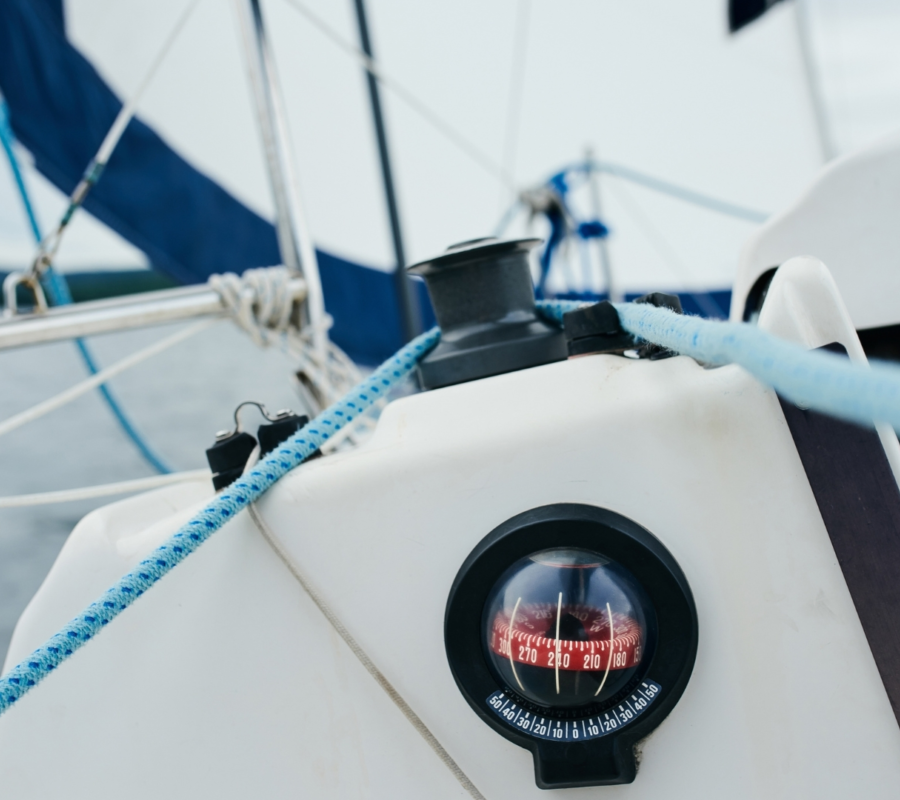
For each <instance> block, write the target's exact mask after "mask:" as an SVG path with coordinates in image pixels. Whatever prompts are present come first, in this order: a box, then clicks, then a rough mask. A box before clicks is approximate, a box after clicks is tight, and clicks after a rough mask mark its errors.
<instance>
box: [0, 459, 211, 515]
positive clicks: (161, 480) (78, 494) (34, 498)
mask: <svg viewBox="0 0 900 800" xmlns="http://www.w3.org/2000/svg"><path fill="white" fill-rule="evenodd" d="M210 478H212V473H211V472H210V471H209V470H208V469H195V470H189V471H187V472H170V473H169V474H168V475H153V476H152V477H149V478H137V479H136V480H133V481H119V482H117V483H103V484H99V485H97V486H84V487H81V488H79V489H62V490H60V491H56V492H38V493H36V494H17V495H13V496H8V497H0V508H29V507H31V506H46V505H51V504H53V503H72V502H75V501H76V500H94V499H96V498H98V497H113V496H115V495H119V494H133V493H137V492H146V491H148V490H149V489H159V488H160V487H162V486H170V485H172V484H173V483H184V482H188V481H200V480H207V481H208V480H210Z"/></svg>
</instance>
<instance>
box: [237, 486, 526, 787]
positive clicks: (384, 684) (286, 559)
mask: <svg viewBox="0 0 900 800" xmlns="http://www.w3.org/2000/svg"><path fill="white" fill-rule="evenodd" d="M248 511H249V512H250V518H251V519H252V520H253V522H254V523H255V524H256V528H257V530H258V531H259V532H260V534H262V537H263V538H264V539H265V540H266V541H267V542H268V543H269V545H270V547H271V548H272V549H273V550H274V551H275V553H276V555H277V556H278V557H279V558H280V559H281V561H282V562H283V563H284V565H285V566H286V567H287V568H288V571H289V572H290V573H291V575H293V576H294V577H295V578H296V579H297V583H299V584H300V586H301V587H302V588H303V591H305V592H306V594H307V595H309V599H310V600H312V601H313V603H315V604H316V606H317V608H318V609H319V611H321V612H322V615H323V616H324V617H325V619H327V620H328V622H329V623H331V627H332V628H334V630H335V632H336V633H337V634H338V636H340V637H341V639H343V640H344V643H345V644H346V645H347V647H349V648H350V651H351V652H352V653H353V655H355V656H356V657H357V659H359V662H360V664H362V665H363V667H365V669H366V671H367V672H368V673H369V675H371V676H372V677H373V678H374V679H375V682H376V683H377V684H378V685H379V686H380V687H381V688H382V689H383V690H384V691H385V693H386V694H387V696H388V697H390V698H391V700H393V701H394V705H396V706H397V708H398V709H400V711H401V712H402V714H403V716H404V717H406V719H407V721H408V722H409V723H410V724H411V725H412V726H413V727H414V728H415V729H416V732H417V733H418V734H419V735H420V736H421V737H422V738H423V739H424V740H425V741H426V742H427V743H428V746H429V747H431V749H432V750H433V751H434V752H435V754H436V755H437V757H438V758H439V759H440V760H441V761H442V762H443V763H444V766H446V767H447V769H449V770H450V772H451V773H453V777H454V778H456V780H457V781H459V783H460V785H461V786H462V787H463V789H465V790H466V791H467V792H468V793H469V794H470V795H471V796H472V797H473V798H474V800H485V797H484V795H483V794H482V793H481V792H479V791H478V788H477V787H476V786H475V784H474V783H472V781H471V780H470V779H469V776H468V775H466V773H465V772H463V771H462V768H461V767H460V766H459V764H457V763H456V762H455V761H454V760H453V757H452V756H451V755H450V754H449V753H448V752H447V751H446V750H445V749H444V746H443V745H442V744H441V743H440V742H439V741H438V739H437V737H436V736H435V735H434V734H433V733H432V732H431V731H430V730H429V729H428V727H427V726H426V725H425V723H424V722H423V721H422V719H421V717H419V715H418V714H416V712H415V711H413V709H412V707H411V706H410V705H409V703H407V702H406V700H404V699H403V697H402V696H401V694H400V692H398V691H397V690H396V689H395V688H394V685H393V684H392V683H391V682H390V681H389V680H388V679H387V678H386V677H385V675H384V673H383V672H382V671H381V670H380V669H378V667H377V666H376V665H375V662H374V661H372V659H371V658H369V655H368V653H366V651H365V650H363V649H362V647H360V645H359V643H358V642H357V641H356V639H354V638H353V635H352V634H351V633H350V631H348V630H347V629H346V628H345V627H344V623H343V622H341V620H340V618H339V617H338V616H337V614H335V613H334V611H332V610H331V607H330V606H329V605H328V604H327V603H326V602H325V599H324V598H323V597H322V595H320V594H319V592H318V590H317V589H316V588H315V587H314V586H313V585H312V584H311V583H310V582H309V581H308V580H307V579H306V576H304V575H303V573H302V572H301V571H300V567H299V566H298V565H297V564H296V562H295V561H294V559H293V558H291V556H290V555H289V554H288V552H287V550H286V549H285V548H284V547H283V546H282V544H281V542H280V541H279V540H278V539H277V538H276V537H275V534H274V533H273V532H272V529H271V528H270V527H269V526H268V524H267V523H266V521H265V519H263V516H262V514H261V513H260V511H259V508H258V507H257V505H256V504H255V503H251V504H250V507H249V509H248ZM507 702H509V701H508V700H507ZM504 707H505V705H504Z"/></svg>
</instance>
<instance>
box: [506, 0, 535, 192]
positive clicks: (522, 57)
mask: <svg viewBox="0 0 900 800" xmlns="http://www.w3.org/2000/svg"><path fill="white" fill-rule="evenodd" d="M530 21H531V0H519V2H518V7H517V9H516V29H515V37H514V39H513V53H512V74H511V75H510V82H509V96H508V99H507V104H506V136H505V138H504V144H503V170H504V172H506V174H507V175H509V176H510V179H511V180H513V181H514V180H515V179H514V176H515V174H516V154H517V152H518V144H519V119H520V117H521V115H522V98H523V96H524V93H525V92H524V90H525V62H526V57H527V55H528V29H529V23H530ZM507 196H508V192H507V191H506V187H502V188H501V193H500V205H501V207H502V206H504V205H505V204H506V202H507Z"/></svg>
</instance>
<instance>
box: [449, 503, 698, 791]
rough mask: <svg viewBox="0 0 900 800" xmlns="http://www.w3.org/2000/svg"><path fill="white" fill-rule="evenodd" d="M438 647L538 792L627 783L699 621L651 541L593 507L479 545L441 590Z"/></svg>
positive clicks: (534, 516) (529, 522)
mask: <svg viewBox="0 0 900 800" xmlns="http://www.w3.org/2000/svg"><path fill="white" fill-rule="evenodd" d="M445 640H446V646H447V655H448V658H449V661H450V667H451V669H452V671H453V675H454V678H455V679H456V682H457V685H458V686H459V688H460V690H461V691H462V693H463V696H464V697H465V698H466V700H467V701H468V702H469V704H470V705H471V706H472V708H473V709H474V710H475V712H476V713H477V714H478V715H479V716H480V717H481V718H482V719H483V720H484V721H485V722H487V723H488V724H489V725H490V726H491V727H493V728H494V729H495V730H496V731H497V732H498V733H500V734H502V735H503V736H505V737H506V738H508V739H510V740H512V741H513V742H515V743H516V744H519V745H521V746H523V747H526V748H528V749H530V750H531V751H532V752H533V753H534V758H535V776H536V781H537V784H538V786H540V787H542V788H563V787H574V786H597V785H605V784H617V783H629V782H631V781H632V780H634V778H635V774H636V763H635V756H634V745H635V744H636V743H637V742H639V741H640V740H641V739H643V738H644V737H646V736H647V735H648V734H649V733H650V732H651V731H652V730H653V729H654V728H655V727H656V726H657V725H659V724H660V723H661V722H662V721H663V719H664V718H665V717H666V716H667V715H668V714H669V712H670V711H671V709H672V707H673V706H674V705H675V703H676V702H677V701H678V698H679V697H680V696H681V693H682V692H683V690H684V687H685V686H686V684H687V681H688V679H689V677H690V673H691V669H692V667H693V663H694V657H695V655H696V649H697V615H696V610H695V608H694V603H693V599H692V597H691V593H690V589H689V587H688V584H687V580H686V578H685V577H684V574H683V573H682V572H681V569H680V568H679V567H678V565H677V563H676V562H675V560H674V558H673V557H672V555H671V554H670V553H669V552H668V551H667V550H666V549H665V547H664V546H663V545H662V543H661V542H660V541H659V540H658V539H656V538H655V537H654V536H653V535H652V534H650V533H649V532H648V531H646V530H644V529H643V528H641V527H640V526H639V525H637V524H635V523H634V522H632V521H631V520H628V519H626V518H625V517H622V516H620V515H618V514H614V513H613V512H610V511H606V510H604V509H599V508H594V507H592V506H582V505H573V504H561V505H554V506H545V507H542V508H538V509H534V510H532V511H528V512H525V513H524V514H520V515H518V516H517V517H514V518H513V519H511V520H509V521H507V522H505V523H504V524H502V525H501V526H499V527H498V528H497V529H495V530H494V531H493V532H492V533H490V534H489V535H488V536H487V537H486V538H485V539H483V540H482V541H481V543H480V544H479V545H478V547H476V549H475V550H474V551H473V552H472V554H471V555H470V556H469V558H468V559H467V560H466V562H465V564H463V566H462V568H461V569H460V571H459V573H458V575H457V577H456V581H455V582H454V585H453V588H452V589H451V592H450V599H449V601H448V605H447V614H446V622H445Z"/></svg>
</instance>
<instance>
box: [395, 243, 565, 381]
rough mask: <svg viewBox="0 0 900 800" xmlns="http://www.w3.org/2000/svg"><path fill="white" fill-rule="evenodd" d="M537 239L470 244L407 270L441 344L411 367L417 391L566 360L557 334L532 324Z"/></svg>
mask: <svg viewBox="0 0 900 800" xmlns="http://www.w3.org/2000/svg"><path fill="white" fill-rule="evenodd" d="M540 243H541V240H540V239H516V240H510V241H499V240H497V239H493V238H487V239H474V240H472V241H469V242H461V243H460V244H456V245H453V246H451V247H449V248H447V251H446V252H445V253H443V254H442V255H440V256H437V257H436V258H432V259H429V260H428V261H422V262H420V263H418V264H414V265H413V266H411V267H409V271H410V272H412V273H413V274H415V275H421V276H422V277H423V278H425V283H426V284H427V286H428V294H429V296H430V297H431V303H432V305H433V306H434V313H435V316H436V317H437V321H438V324H439V325H440V326H441V342H440V344H439V345H438V346H437V347H436V348H435V349H434V350H433V351H432V352H431V353H429V354H428V355H427V356H426V357H425V358H424V359H423V360H422V362H421V363H420V364H419V367H418V371H419V380H420V382H421V384H422V387H423V388H425V389H437V388H439V387H441V386H451V385H453V384H455V383H463V382H464V381H471V380H475V379H477V378H487V377H489V376H491V375H500V374H502V373H504V372H513V371H514V370H518V369H525V368H526V367H536V366H538V365H540V364H547V363H549V362H551V361H562V360H563V359H565V358H566V357H567V355H568V352H567V350H566V340H565V336H564V335H563V332H562V331H561V330H560V329H559V328H557V327H556V326H554V325H552V324H550V323H548V322H545V321H544V320H543V319H541V318H540V317H539V316H538V313H537V310H536V308H535V304H534V287H533V285H532V280H531V269H530V267H529V264H528V256H529V253H530V252H531V251H532V250H533V249H534V248H535V247H537V246H538V245H539V244H540Z"/></svg>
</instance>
